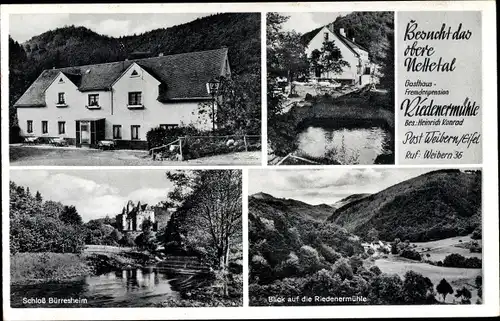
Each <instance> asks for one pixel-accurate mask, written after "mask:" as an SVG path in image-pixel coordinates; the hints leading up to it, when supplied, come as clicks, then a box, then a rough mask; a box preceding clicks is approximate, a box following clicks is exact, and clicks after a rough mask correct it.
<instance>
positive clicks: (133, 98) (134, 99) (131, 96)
mask: <svg viewBox="0 0 500 321" xmlns="http://www.w3.org/2000/svg"><path fill="white" fill-rule="evenodd" d="M128 104H129V106H138V105H142V92H140V91H134V92H130V93H128Z"/></svg>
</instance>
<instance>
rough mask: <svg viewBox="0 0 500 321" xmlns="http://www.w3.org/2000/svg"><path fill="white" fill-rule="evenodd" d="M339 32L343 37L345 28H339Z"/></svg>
mask: <svg viewBox="0 0 500 321" xmlns="http://www.w3.org/2000/svg"><path fill="white" fill-rule="evenodd" d="M339 32H340V35H341V36H343V37H345V30H344V28H340V29H339Z"/></svg>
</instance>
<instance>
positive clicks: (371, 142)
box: [297, 126, 390, 165]
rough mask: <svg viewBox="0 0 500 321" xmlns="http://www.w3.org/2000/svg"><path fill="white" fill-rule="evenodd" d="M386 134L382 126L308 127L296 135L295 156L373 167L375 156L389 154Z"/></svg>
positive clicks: (387, 135) (387, 134)
mask: <svg viewBox="0 0 500 321" xmlns="http://www.w3.org/2000/svg"><path fill="white" fill-rule="evenodd" d="M388 139H389V133H388V132H387V131H386V130H384V129H382V128H381V127H367V128H328V127H320V126H309V127H307V128H305V129H304V130H303V131H302V132H301V133H300V134H299V136H298V150H297V155H299V156H302V157H305V158H312V159H328V160H329V161H333V162H334V163H339V164H342V165H344V164H347V165H349V164H374V163H375V160H376V159H377V156H379V155H384V154H387V153H390V151H388V150H387V148H386V145H387V143H386V142H387V141H388Z"/></svg>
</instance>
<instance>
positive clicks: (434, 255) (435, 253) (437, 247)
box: [412, 235, 482, 261]
mask: <svg viewBox="0 0 500 321" xmlns="http://www.w3.org/2000/svg"><path fill="white" fill-rule="evenodd" d="M460 240H461V241H462V242H460ZM471 241H474V240H472V239H471V237H470V235H468V236H456V237H450V238H447V239H444V240H438V241H432V242H419V243H412V244H415V245H417V247H416V248H415V250H417V251H418V252H420V253H421V255H422V256H423V257H424V258H425V259H428V260H431V261H442V260H444V258H445V257H446V256H447V255H449V254H451V253H458V254H460V255H462V256H464V257H477V258H482V254H481V253H471V252H470V251H469V250H468V249H466V248H463V247H458V246H457V245H459V244H460V243H462V244H463V243H468V242H471ZM475 241H477V242H478V243H479V244H480V245H481V240H475ZM428 248H430V249H431V250H430V251H427V249H428ZM427 254H429V255H430V257H427V256H426V255H427Z"/></svg>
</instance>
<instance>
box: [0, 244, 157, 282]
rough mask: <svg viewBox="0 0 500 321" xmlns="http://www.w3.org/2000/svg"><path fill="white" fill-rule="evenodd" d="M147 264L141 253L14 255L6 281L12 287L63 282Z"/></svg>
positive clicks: (146, 259)
mask: <svg viewBox="0 0 500 321" xmlns="http://www.w3.org/2000/svg"><path fill="white" fill-rule="evenodd" d="M151 261H152V257H151V256H150V255H148V254H145V253H141V252H121V253H82V254H74V253H50V252H44V253H16V254H14V255H11V256H10V280H11V284H15V285H20V284H32V283H44V282H53V283H57V282H65V281H68V280H72V279H75V278H78V277H82V276H87V275H96V274H99V273H102V272H103V271H109V270H113V269H124V268H140V267H144V266H146V265H147V264H148V262H151Z"/></svg>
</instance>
